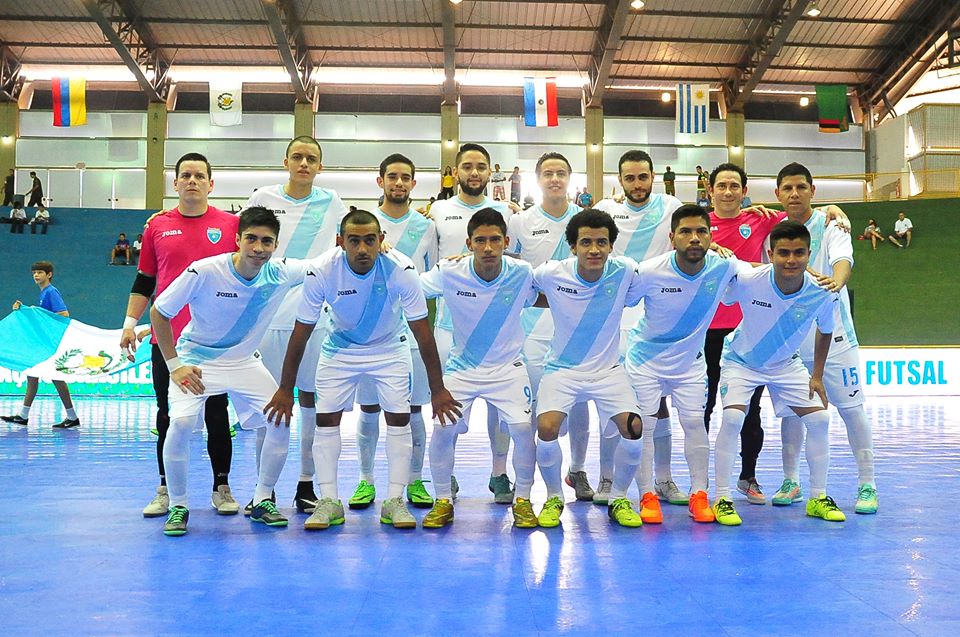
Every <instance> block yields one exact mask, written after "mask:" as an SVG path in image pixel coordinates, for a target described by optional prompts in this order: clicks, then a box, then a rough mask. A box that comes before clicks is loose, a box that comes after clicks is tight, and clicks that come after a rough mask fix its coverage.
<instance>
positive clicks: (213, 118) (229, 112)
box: [210, 81, 243, 126]
mask: <svg viewBox="0 0 960 637" xmlns="http://www.w3.org/2000/svg"><path fill="white" fill-rule="evenodd" d="M242 89H243V84H242V83H241V82H235V81H230V82H226V83H223V82H210V124H211V126H239V125H240V124H242V123H243V94H242Z"/></svg>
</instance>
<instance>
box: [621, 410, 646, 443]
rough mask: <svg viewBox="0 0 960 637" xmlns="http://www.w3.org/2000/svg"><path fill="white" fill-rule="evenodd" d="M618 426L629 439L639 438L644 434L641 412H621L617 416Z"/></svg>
mask: <svg viewBox="0 0 960 637" xmlns="http://www.w3.org/2000/svg"><path fill="white" fill-rule="evenodd" d="M616 421H617V428H618V429H619V430H620V435H622V436H623V437H624V438H626V439H627V440H639V439H640V437H641V436H643V420H642V419H641V418H640V414H635V413H633V412H629V413H626V414H620V415H619V416H618V417H617V418H616Z"/></svg>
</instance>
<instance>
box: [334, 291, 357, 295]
mask: <svg viewBox="0 0 960 637" xmlns="http://www.w3.org/2000/svg"><path fill="white" fill-rule="evenodd" d="M356 293H357V291H356V290H337V296H350V295H351V294H356Z"/></svg>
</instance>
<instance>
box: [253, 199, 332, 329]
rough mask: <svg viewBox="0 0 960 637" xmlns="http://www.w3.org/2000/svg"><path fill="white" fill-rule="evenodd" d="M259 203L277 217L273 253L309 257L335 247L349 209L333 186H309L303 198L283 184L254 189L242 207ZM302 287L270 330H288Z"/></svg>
mask: <svg viewBox="0 0 960 637" xmlns="http://www.w3.org/2000/svg"><path fill="white" fill-rule="evenodd" d="M250 206H263V207H264V208H268V209H269V210H272V211H273V212H274V214H276V215H277V219H278V220H279V221H280V236H279V237H278V240H277V250H276V252H274V256H275V257H281V258H282V257H292V258H294V259H313V258H315V257H318V256H320V255H321V254H323V253H324V252H326V251H327V250H330V249H331V248H334V247H336V245H337V233H338V232H339V230H340V222H341V221H342V220H343V218H344V217H345V216H346V215H347V212H349V210H348V209H347V207H346V206H345V205H344V204H343V202H342V201H340V197H339V196H337V193H336V192H335V191H333V190H329V189H327V188H318V187H316V186H314V187H313V190H311V191H310V194H309V195H307V196H306V197H304V198H303V199H293V198H292V197H290V196H288V195H287V194H286V192H285V191H284V186H283V184H278V185H275V186H266V187H264V188H260V189H258V190H257V191H256V192H255V193H253V194H252V195H251V196H250V199H248V200H247V203H246V205H245V206H244V208H249V207H250ZM301 298H302V288H296V289H294V290H292V291H291V292H290V293H289V294H288V297H287V298H286V299H284V302H283V304H282V305H281V306H280V311H279V312H277V314H276V317H275V318H274V319H273V322H272V323H271V324H270V329H272V330H288V331H289V330H292V329H293V323H294V320H295V318H296V315H297V308H298V307H300V299H301Z"/></svg>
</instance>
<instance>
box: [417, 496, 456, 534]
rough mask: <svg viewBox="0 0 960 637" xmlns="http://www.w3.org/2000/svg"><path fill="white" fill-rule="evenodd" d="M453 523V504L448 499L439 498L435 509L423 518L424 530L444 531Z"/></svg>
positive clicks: (434, 505) (434, 503)
mask: <svg viewBox="0 0 960 637" xmlns="http://www.w3.org/2000/svg"><path fill="white" fill-rule="evenodd" d="M452 523H453V503H452V502H450V500H448V499H446V498H437V499H436V500H434V502H433V508H432V509H430V512H429V513H427V517H425V518H423V528H425V529H442V528H443V527H445V526H447V525H448V524H452Z"/></svg>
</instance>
